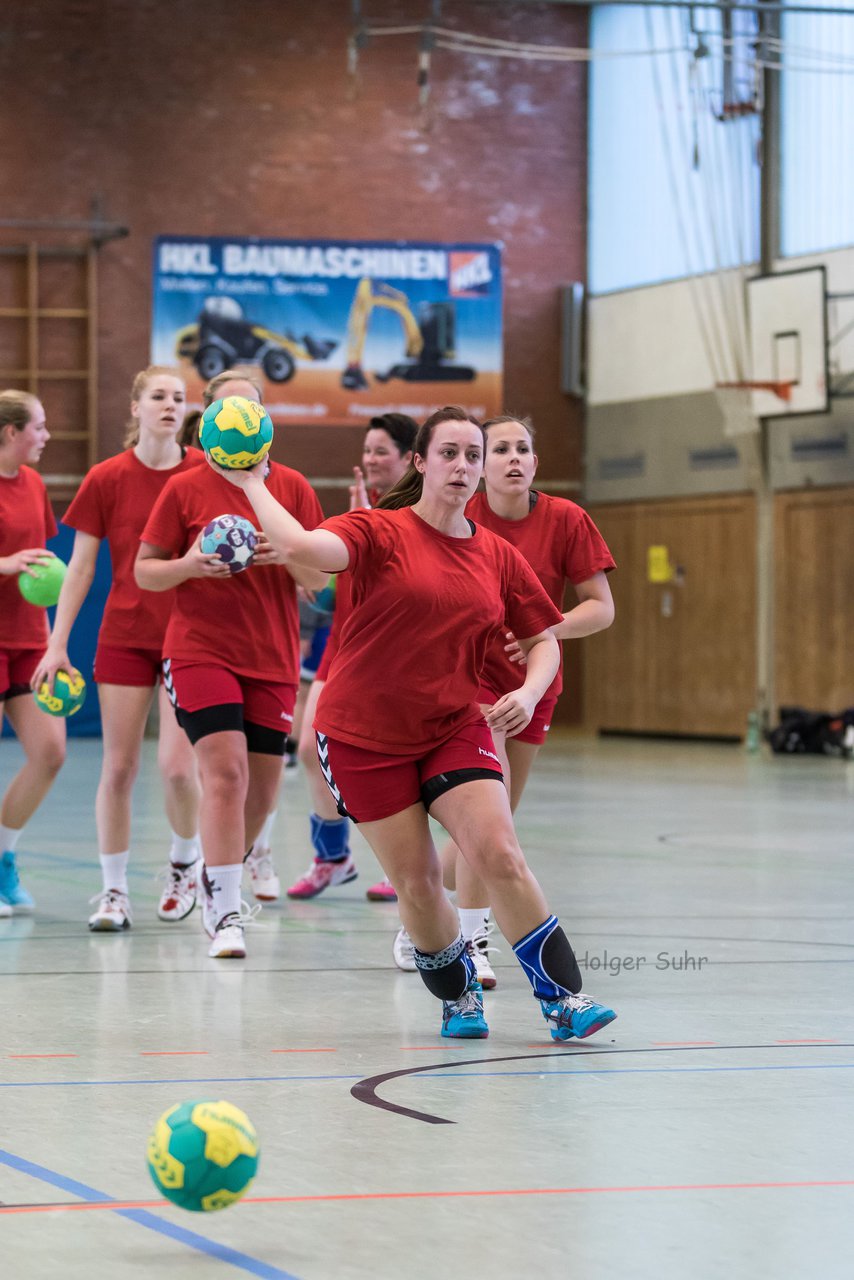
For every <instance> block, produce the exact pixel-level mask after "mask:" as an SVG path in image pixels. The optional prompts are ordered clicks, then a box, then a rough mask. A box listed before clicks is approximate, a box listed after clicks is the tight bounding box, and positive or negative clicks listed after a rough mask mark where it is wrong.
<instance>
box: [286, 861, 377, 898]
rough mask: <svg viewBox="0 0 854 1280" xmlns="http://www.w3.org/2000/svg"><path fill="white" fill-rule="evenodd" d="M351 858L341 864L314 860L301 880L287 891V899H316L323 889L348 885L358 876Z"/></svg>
mask: <svg viewBox="0 0 854 1280" xmlns="http://www.w3.org/2000/svg"><path fill="white" fill-rule="evenodd" d="M358 874H359V873H358V871H357V870H356V864H355V862H354V861H353V859H352V858H345V859H344V861H343V862H321V861H320V859H319V858H315V860H314V862H313V863H312V864H311V866H310V867H309V869H308V871H306V873H305V875H304V876H303V877H302V879H301V880H297V882H296V884H292V885H291V887H290V889H288V897H289V898H316V897H317V895H318V894H319V893H323V890H324V889H329V888H331V887H333V886H334V885H338V884H349V883H350V881H351V880H355V879H356V876H357V875H358Z"/></svg>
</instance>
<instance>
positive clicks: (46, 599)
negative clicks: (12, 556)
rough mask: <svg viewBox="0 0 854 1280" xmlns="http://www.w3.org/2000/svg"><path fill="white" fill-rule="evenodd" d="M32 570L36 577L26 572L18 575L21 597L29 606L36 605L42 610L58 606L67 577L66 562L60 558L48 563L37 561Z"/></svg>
mask: <svg viewBox="0 0 854 1280" xmlns="http://www.w3.org/2000/svg"><path fill="white" fill-rule="evenodd" d="M30 569H31V570H32V572H33V573H34V574H35V575H36V576H35V577H32V575H31V574H30V573H27V571H26V570H24V572H23V573H19V574H18V590H19V591H20V593H21V595H22V596H23V597H24V599H25V600H26V601H27V602H28V603H29V604H36V605H39V606H40V607H41V608H45V607H46V606H47V605H52V604H56V602H57V600H58V599H59V589H60V587H61V586H62V580H63V578H64V577H65V561H64V560H60V559H59V556H53V557H52V558H51V559H50V560H47V561H41V562H39V561H35V562H34V563H33V564H31V565H30Z"/></svg>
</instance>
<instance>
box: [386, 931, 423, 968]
mask: <svg viewBox="0 0 854 1280" xmlns="http://www.w3.org/2000/svg"><path fill="white" fill-rule="evenodd" d="M391 954H392V955H393V956H394V963H395V964H396V965H397V967H398V969H403V970H404V972H405V973H417V971H418V965H417V964H416V963H415V943H414V942H413V941H412V939H411V938H410V936H409V934H408V933H407V932H406V930H405V929H398V931H397V933H396V934H395V935H394V942H393V943H392V944H391Z"/></svg>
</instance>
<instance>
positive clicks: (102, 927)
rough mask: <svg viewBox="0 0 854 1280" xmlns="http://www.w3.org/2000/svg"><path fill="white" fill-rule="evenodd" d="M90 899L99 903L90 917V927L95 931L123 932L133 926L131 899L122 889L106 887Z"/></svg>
mask: <svg viewBox="0 0 854 1280" xmlns="http://www.w3.org/2000/svg"><path fill="white" fill-rule="evenodd" d="M89 901H90V902H97V904H98V909H97V911H96V912H95V913H94V915H91V916H90V917H89V928H90V929H91V930H92V932H93V933H121V932H122V930H123V929H129V928H130V927H131V924H132V923H133V916H132V915H131V910H130V901H129V900H128V896H127V894H126V893H122V891H121V889H104V891H103V893H96V894H95V896H94V898H90V899H89Z"/></svg>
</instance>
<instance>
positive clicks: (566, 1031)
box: [540, 992, 617, 1040]
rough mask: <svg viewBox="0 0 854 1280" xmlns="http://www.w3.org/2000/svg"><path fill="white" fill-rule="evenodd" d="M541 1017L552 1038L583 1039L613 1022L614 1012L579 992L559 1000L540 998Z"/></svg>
mask: <svg viewBox="0 0 854 1280" xmlns="http://www.w3.org/2000/svg"><path fill="white" fill-rule="evenodd" d="M540 1008H541V1009H542V1011H543V1017H544V1018H545V1020H546V1022H548V1023H549V1028H550V1030H551V1033H552V1040H585V1039H586V1038H587V1036H592V1035H593V1034H594V1033H595V1032H596V1031H601V1029H602V1028H603V1027H607V1025H608V1023H609V1022H613V1021H614V1019H615V1018H616V1016H617V1015H616V1013H614V1010H613V1009H606V1008H605V1006H604V1005H603V1004H597V1003H596V1001H595V1000H591V999H590V997H589V996H584V995H582V994H581V993H580V992H579V994H578V995H577V996H570V995H567V996H561V998H560V999H559V1000H541V1001H540Z"/></svg>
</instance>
